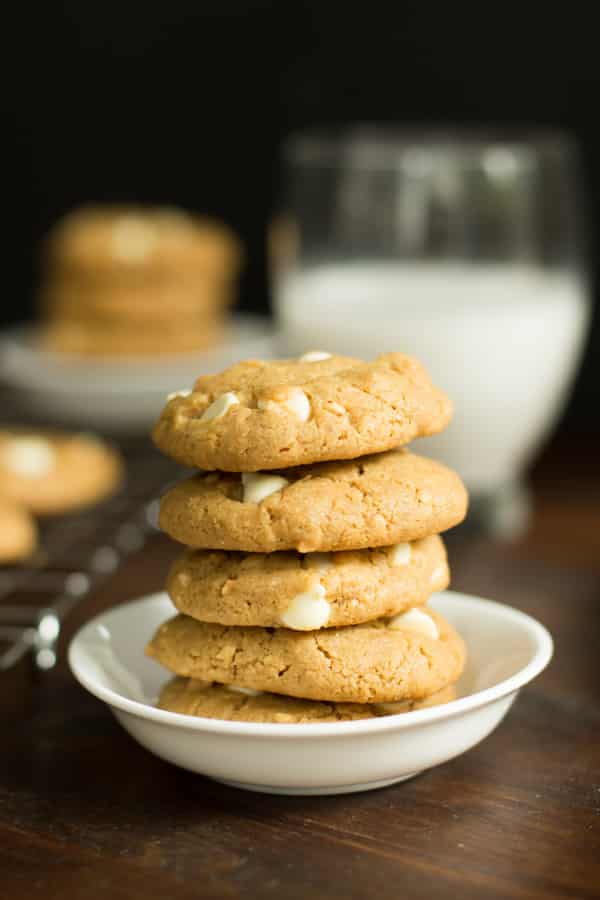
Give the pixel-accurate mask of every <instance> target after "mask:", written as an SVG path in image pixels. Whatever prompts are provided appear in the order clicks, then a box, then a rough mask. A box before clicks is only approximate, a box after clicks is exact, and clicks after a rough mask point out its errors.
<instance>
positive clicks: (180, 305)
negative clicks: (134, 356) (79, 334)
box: [40, 278, 231, 331]
mask: <svg viewBox="0 0 600 900" xmlns="http://www.w3.org/2000/svg"><path fill="white" fill-rule="evenodd" d="M90 280H91V284H90V285H86V286H84V287H76V286H75V285H73V284H72V283H71V282H72V281H73V279H69V280H65V279H60V280H56V279H55V280H54V281H53V282H52V284H50V285H49V286H47V287H46V288H45V289H44V291H43V292H42V294H41V297H40V304H41V308H42V312H43V314H44V316H45V317H46V318H50V319H53V320H58V321H60V322H74V323H85V324H86V325H87V326H88V327H90V328H91V327H93V326H99V327H103V326H106V325H107V324H108V323H111V324H112V325H113V326H119V327H120V328H122V327H128V326H129V327H136V328H138V329H139V327H140V325H141V324H142V323H143V324H144V326H145V325H147V324H149V325H150V326H152V327H156V326H158V325H160V326H161V327H162V328H165V329H166V330H168V331H176V330H179V329H181V326H182V325H184V326H185V327H188V326H190V325H191V326H196V325H198V324H200V323H201V322H202V321H204V320H205V319H206V317H207V316H208V315H213V314H214V313H215V311H216V310H217V309H218V308H220V307H222V306H224V305H225V304H226V303H227V302H228V301H229V298H230V295H231V286H229V287H228V289H227V290H225V288H222V289H218V290H217V289H216V288H215V287H214V286H213V285H212V284H211V283H207V282H206V281H205V280H204V279H197V278H196V279H194V278H188V279H187V282H186V281H184V280H183V279H173V280H169V279H166V278H165V279H163V281H162V282H159V283H158V284H152V285H151V286H148V285H146V284H144V283H143V282H142V283H141V284H125V285H121V284H118V283H117V284H115V285H111V286H110V287H109V288H107V287H106V285H103V284H98V283H97V282H96V281H95V280H93V279H90Z"/></svg>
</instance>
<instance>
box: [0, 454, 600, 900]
mask: <svg viewBox="0 0 600 900" xmlns="http://www.w3.org/2000/svg"><path fill="white" fill-rule="evenodd" d="M596 449H598V445H596ZM597 458H598V457H597V456H596V459H597ZM586 459H587V456H586ZM582 469H583V470H584V471H586V470H585V465H584V464H581V465H580V466H579V468H577V467H574V468H573V469H572V470H571V474H570V476H569V475H568V474H567V475H565V472H564V467H563V468H561V469H560V471H561V472H562V476H561V479H558V480H557V477H556V475H555V474H553V472H554V471H555V469H554V468H553V465H552V464H551V462H549V461H548V459H546V461H545V462H543V463H542V465H541V466H540V467H539V468H538V471H537V473H536V477H535V480H534V485H535V488H536V515H535V519H534V522H533V526H532V528H531V530H530V532H529V534H528V535H527V536H525V537H524V538H523V539H521V540H519V541H516V542H513V543H494V542H492V541H490V540H487V539H483V538H472V537H471V538H469V537H460V536H459V537H456V538H454V539H452V540H451V541H450V553H451V559H452V563H453V571H454V586H455V587H456V588H458V589H461V590H466V591H470V592H473V593H476V594H483V595H487V596H491V597H493V598H495V599H497V600H501V601H503V602H506V603H510V604H514V605H516V606H518V607H520V608H521V609H524V610H525V611H526V612H529V613H532V614H533V615H534V616H536V617H538V618H540V619H541V620H542V621H543V622H544V623H545V624H546V625H547V626H548V627H549V628H550V629H551V631H552V632H553V634H554V636H555V640H556V654H555V659H554V661H553V662H552V664H551V666H550V667H549V668H548V670H547V671H546V672H545V673H544V674H543V675H542V676H541V677H540V678H539V679H538V680H537V681H536V682H535V683H534V684H533V685H531V686H530V687H528V688H526V689H525V690H523V691H522V693H521V695H520V697H519V699H518V700H517V702H516V704H515V705H514V707H513V708H512V710H511V712H510V713H509V715H508V717H507V719H506V720H505V721H504V723H503V724H502V725H501V726H500V727H499V728H498V730H497V731H496V732H494V734H493V735H491V736H490V737H489V738H488V739H486V740H485V741H484V742H483V743H481V744H480V745H479V746H477V747H475V748H474V749H473V750H471V751H470V752H469V753H467V754H465V755H464V756H462V757H460V758H458V759H456V760H454V761H452V762H450V763H448V764H446V765H444V766H441V767H439V768H437V769H433V770H431V771H429V772H427V773H425V774H423V775H421V776H419V777H417V778H414V779H413V780H411V781H408V782H405V783H403V784H399V785H397V786H394V787H391V788H386V789H383V790H379V791H373V792H370V793H365V794H354V795H345V796H341V797H295V798H287V797H271V796H268V795H261V794H252V793H247V792H244V791H238V790H235V789H233V788H227V787H224V786H221V785H218V784H216V783H213V782H211V781H209V780H208V779H203V778H201V777H199V776H197V775H193V774H190V773H187V772H184V771H181V770H179V769H177V768H175V767H173V766H170V765H168V764H166V763H164V762H161V761H160V760H158V759H156V758H154V757H153V756H151V755H150V754H149V753H147V752H146V751H145V750H143V749H141V748H140V747H139V746H138V745H136V744H135V743H134V742H133V740H131V739H130V738H129V737H128V736H127V735H126V734H125V732H124V731H122V730H121V728H120V727H119V726H118V724H117V723H116V721H115V720H114V719H113V717H112V716H111V714H110V713H109V712H108V710H107V709H106V708H105V707H104V706H103V705H102V704H101V703H100V702H98V701H96V700H95V699H94V698H93V697H91V696H89V695H87V694H86V693H85V692H84V691H83V689H81V688H80V687H79V686H78V685H77V684H76V683H75V682H74V680H73V678H72V677H71V676H70V674H69V673H68V671H67V669H66V665H65V663H64V654H63V661H61V663H60V665H59V666H58V668H57V669H56V670H55V671H53V672H51V673H50V674H48V675H46V676H44V677H37V678H32V674H31V672H30V671H29V670H28V668H27V667H26V666H21V667H20V668H19V669H17V670H15V671H13V672H11V673H10V675H7V676H2V678H1V680H0V722H1V723H2V724H1V729H2V731H1V734H2V737H1V740H0V897H1V898H2V900H5V898H6V900H21V898H23V900H25V898H27V900H33V898H37V897H40V898H41V897H43V898H45V900H54V898H61V900H64V898H68V900H79V898H81V900H87V898H90V900H91V898H94V900H96V898H108V897H111V898H117V900H120V898H127V900H138V898H139V900H142V898H144V900H146V898H168V900H187V898H197V897H206V898H277V900H281V897H285V898H286V900H296V898H298V900H300V898H302V900H304V898H311V900H319V898H337V897H339V898H363V897H369V898H371V897H372V898H377V900H386V898H399V897H402V898H423V900H432V898H446V897H448V898H450V897H452V898H454V897H461V898H462V900H469V898H473V900H481V898H498V900H505V898H512V897H515V898H539V900H548V898H597V897H600V528H599V526H600V514H599V509H600V503H599V500H600V481H597V482H595V481H594V480H593V479H594V477H595V478H598V476H597V473H596V474H595V475H592V472H591V467H590V473H589V476H588V480H587V485H586V484H585V483H582V482H581V480H580V479H578V472H579V473H581V471H582ZM594 472H595V469H594ZM174 552H176V548H174V547H173V545H172V544H170V543H169V542H168V541H167V540H166V539H164V538H162V537H157V538H156V539H155V540H153V542H152V544H151V545H150V546H149V547H147V548H146V549H145V550H143V551H142V552H141V553H140V554H138V555H137V556H136V557H133V558H132V559H131V560H130V561H129V563H128V564H127V565H126V567H125V568H124V569H123V570H121V571H120V572H118V573H117V574H116V575H115V577H114V578H113V579H112V580H111V581H110V582H108V583H107V584H106V585H105V586H104V587H103V588H102V590H101V591H100V592H98V593H97V594H96V595H94V596H93V597H92V598H90V600H89V602H86V607H85V609H83V610H80V611H78V612H77V613H76V614H74V615H73V617H72V620H70V621H69V623H68V629H67V637H68V636H70V634H72V632H73V630H74V629H75V628H76V627H77V626H78V625H79V624H80V623H81V622H82V621H83V620H84V619H87V618H89V617H90V616H91V615H93V614H94V613H96V612H97V611H99V610H100V609H102V608H105V607H106V606H108V605H110V604H113V603H115V602H124V601H126V600H128V599H131V598H132V597H134V596H137V595H139V594H142V593H144V592H147V591H151V590H155V589H157V588H158V587H159V586H160V585H161V582H162V581H163V579H164V575H165V571H166V568H167V566H168V563H169V560H170V559H171V557H172V556H173V554H174Z"/></svg>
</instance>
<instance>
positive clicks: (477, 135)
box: [282, 122, 579, 169]
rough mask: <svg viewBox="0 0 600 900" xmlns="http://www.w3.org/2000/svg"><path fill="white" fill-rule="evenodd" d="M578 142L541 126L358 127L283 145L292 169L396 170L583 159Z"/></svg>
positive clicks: (310, 133) (300, 135)
mask: <svg viewBox="0 0 600 900" xmlns="http://www.w3.org/2000/svg"><path fill="white" fill-rule="evenodd" d="M578 149H579V147H578V142H577V139H576V138H575V136H574V135H573V134H572V133H571V132H569V131H566V130H561V129H557V128H551V127H544V126H537V125H526V124H523V125H519V124H515V125H512V124H509V125H487V124H482V125H461V124H457V125H450V124H444V125H419V124H407V125H389V124H377V123H367V122H365V123H356V124H353V125H343V126H334V127H325V128H315V129H307V130H302V131H298V132H293V133H292V134H290V135H289V136H288V137H287V138H285V139H284V141H283V142H282V155H283V158H284V160H285V161H286V162H287V163H288V164H293V165H306V166H308V165H314V166H322V167H330V166H337V165H340V163H343V165H344V166H345V167H352V168H363V167H369V168H382V169H383V168H392V167H395V166H396V165H397V164H398V162H399V161H402V159H403V157H405V156H406V155H407V154H411V153H433V154H435V155H437V154H444V156H445V157H446V158H447V159H448V158H453V159H455V160H457V161H464V162H475V161H477V160H480V159H481V158H482V156H483V154H485V153H487V152H488V151H490V150H500V151H507V152H509V153H511V154H512V155H513V157H514V158H516V159H518V158H519V157H521V158H522V159H523V161H524V162H525V161H528V160H530V159H531V157H532V154H533V155H534V156H536V155H553V156H559V157H561V158H563V159H569V158H574V157H576V156H577V154H578Z"/></svg>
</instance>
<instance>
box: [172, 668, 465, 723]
mask: <svg viewBox="0 0 600 900" xmlns="http://www.w3.org/2000/svg"><path fill="white" fill-rule="evenodd" d="M455 696H456V692H455V689H454V687H453V686H449V687H446V688H443V689H442V690H441V691H437V692H436V693H435V694H431V695H430V696H429V697H425V698H424V699H423V700H406V701H404V702H403V703H401V704H398V708H397V709H389V708H386V707H383V706H378V705H377V704H367V703H362V704H361V703H325V702H323V701H319V700H301V699H299V698H297V697H282V696H281V695H280V694H270V693H259V694H258V695H248V694H245V693H244V692H243V691H239V690H238V689H237V688H236V687H235V686H227V685H223V684H211V683H210V682H207V681H198V680H197V679H194V678H173V679H172V680H171V681H169V682H168V683H167V684H166V685H165V687H164V688H163V689H162V691H161V693H160V697H159V699H158V703H157V706H158V707H159V708H160V709H166V710H168V711H169V712H174V713H180V714H183V715H187V716H204V717H206V718H209V719H227V720H229V721H232V722H272V723H276V724H290V725H292V724H293V725H299V724H309V723H314V724H317V723H319V722H348V721H352V720H356V719H371V718H374V717H380V716H386V715H391V714H394V713H402V712H413V711H414V710H417V709H425V708H426V707H429V706H438V705H439V704H441V703H448V702H449V701H450V700H454V698H455Z"/></svg>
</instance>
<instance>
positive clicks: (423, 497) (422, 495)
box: [419, 491, 433, 503]
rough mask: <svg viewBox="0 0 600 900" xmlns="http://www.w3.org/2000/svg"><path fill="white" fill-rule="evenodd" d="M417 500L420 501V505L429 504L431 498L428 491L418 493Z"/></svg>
mask: <svg viewBox="0 0 600 900" xmlns="http://www.w3.org/2000/svg"><path fill="white" fill-rule="evenodd" d="M419 500H420V501H421V503H431V501H432V500H433V497H432V496H431V494H430V493H429V491H420V492H419Z"/></svg>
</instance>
